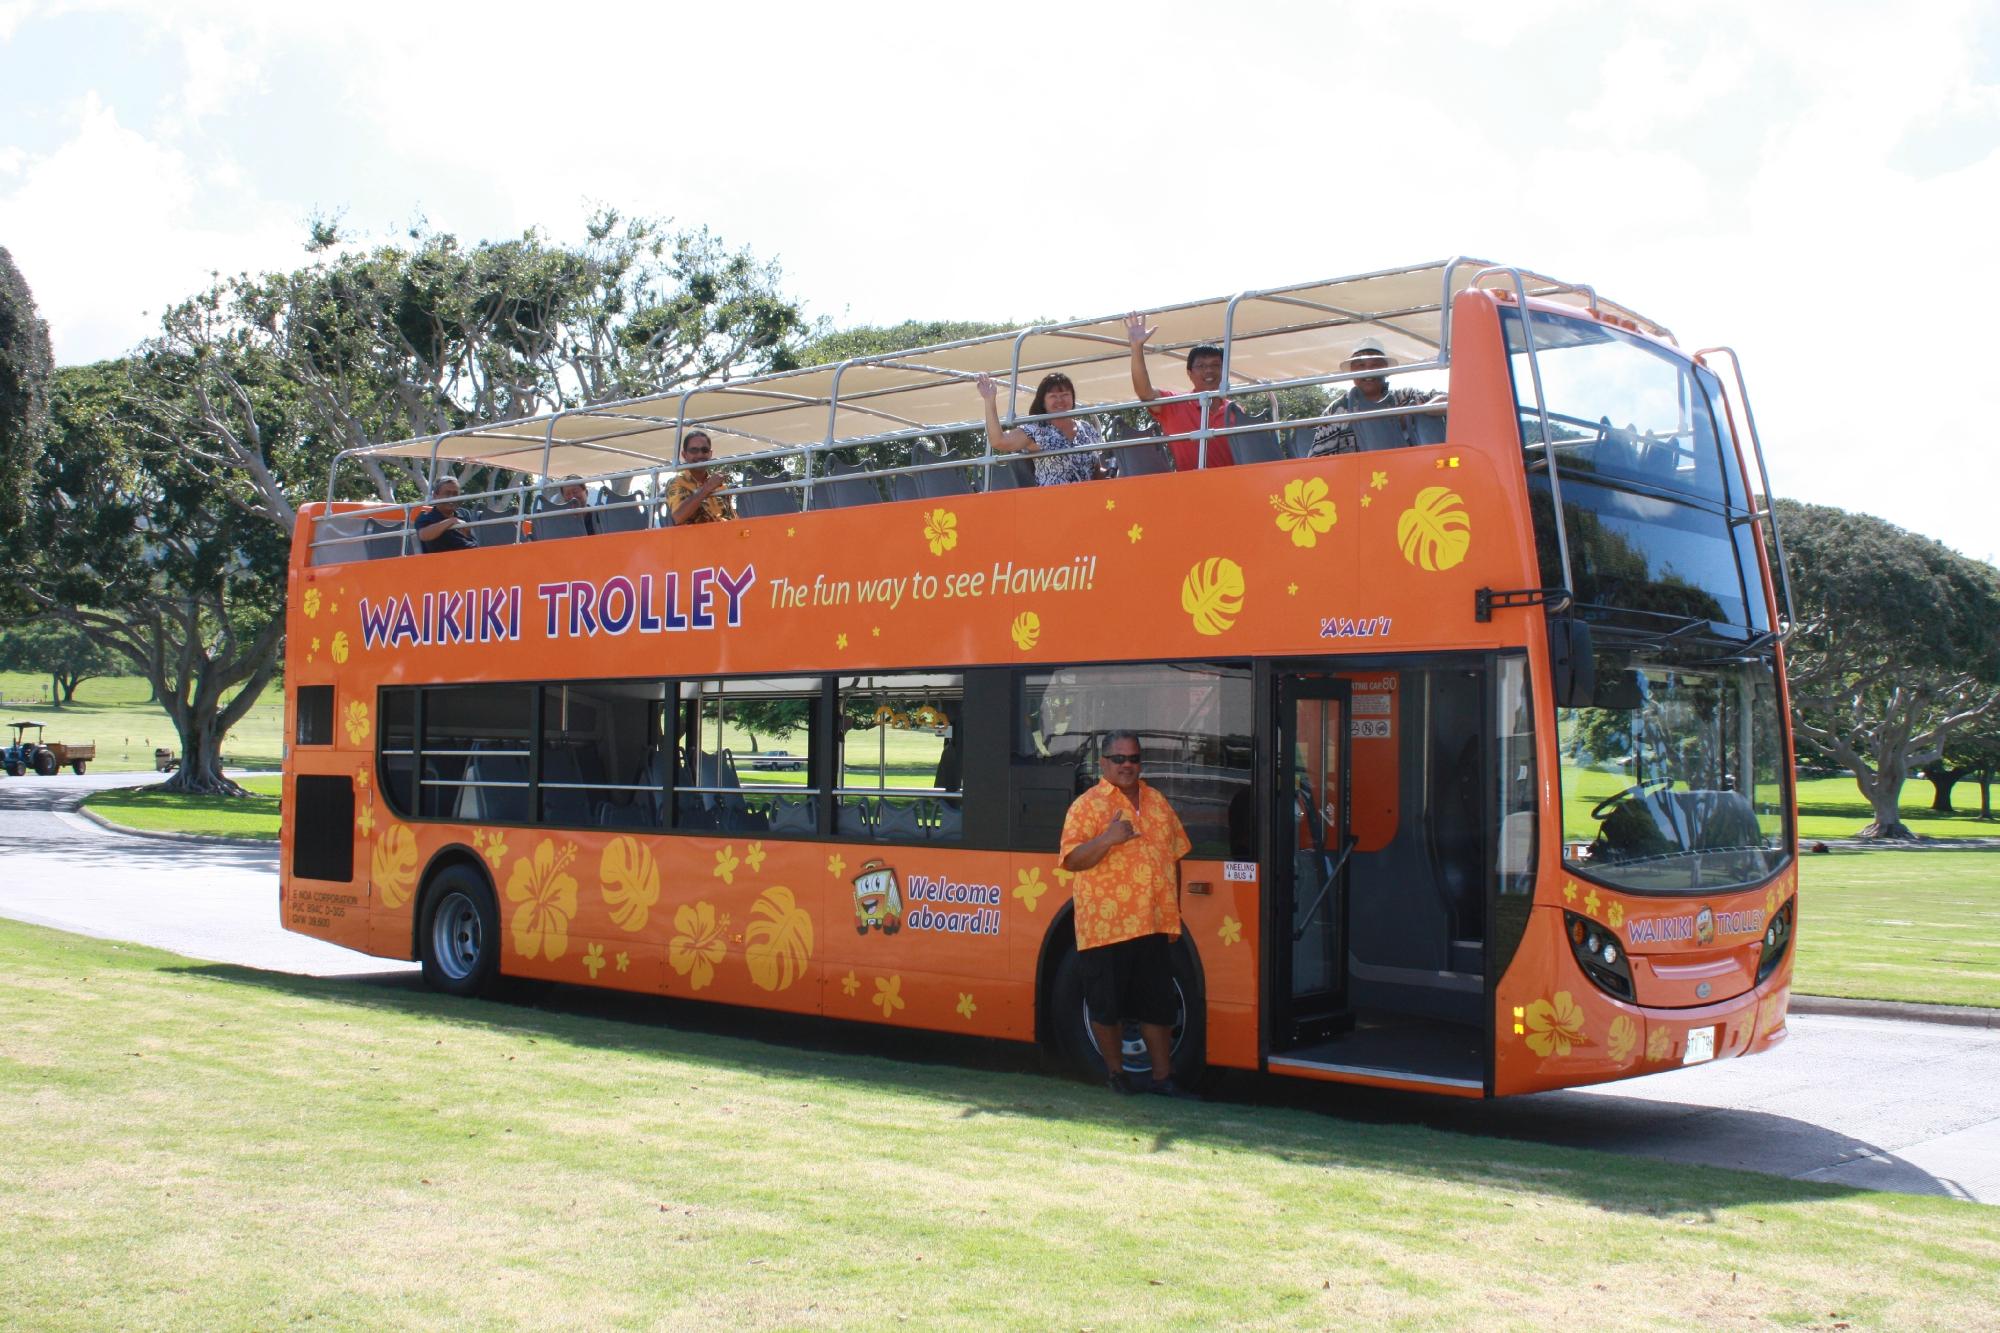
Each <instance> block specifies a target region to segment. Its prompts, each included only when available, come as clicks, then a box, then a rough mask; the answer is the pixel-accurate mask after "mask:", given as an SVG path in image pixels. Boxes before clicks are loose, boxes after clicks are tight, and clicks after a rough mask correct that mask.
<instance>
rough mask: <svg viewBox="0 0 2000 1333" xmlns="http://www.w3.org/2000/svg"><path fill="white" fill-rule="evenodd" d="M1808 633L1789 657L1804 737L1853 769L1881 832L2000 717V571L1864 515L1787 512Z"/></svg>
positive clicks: (1784, 504) (1814, 508) (1788, 508)
mask: <svg viewBox="0 0 2000 1333" xmlns="http://www.w3.org/2000/svg"><path fill="white" fill-rule="evenodd" d="M1777 512H1778V521H1779V524H1780V528H1781V530H1782V531H1783V533H1784V536H1785V544H1786V550H1787V552H1788V553H1789V554H1790V557H1791V569H1792V584H1793V591H1794V594H1795V595H1796V597H1797V600H1798V605H1797V608H1796V611H1797V615H1798V625H1797V627H1796V631H1795V633H1794V634H1793V636H1792V639H1791V641H1790V644H1789V646H1788V649H1787V654H1786V656H1787V666H1788V668H1789V672H1790V679H1791V690H1792V710H1793V714H1794V716H1795V719H1796V722H1797V731H1798V735H1799V737H1800V739H1801V740H1802V741H1804V742H1806V743H1807V744H1809V745H1811V746H1813V747H1815V748H1817V749H1818V750H1819V751H1820V752H1822V753H1824V754H1826V755H1828V756H1830V757H1832V758H1833V759H1835V760H1837V761H1838V762H1840V763H1841V764H1844V765H1845V766H1846V767H1847V768H1849V769H1850V770H1851V771H1852V772H1853V773H1854V776H1855V780H1856V781H1857V782H1858V783H1859V784H1860V787H1861V790H1862V793H1863V794H1864V795H1866V796H1867V797H1868V800H1869V804H1870V806H1871V808H1872V809H1873V811H1874V822H1873V823H1871V824H1870V825H1869V826H1868V827H1867V828H1866V829H1864V830H1863V831H1862V836H1864V837H1896V838H1907V837H1911V836H1913V835H1912V834H1911V833H1910V831H1909V829H1908V828H1907V827H1906V826H1905V825H1904V824H1903V823H1902V821H1901V820H1900V819H1899V818H1898V816H1897V813H1896V811H1897V800H1898V797H1899V796H1900V794H1901V792H1902V787H1903V783H1904V781H1905V779H1906V778H1907V777H1908V776H1909V775H1910V774H1911V773H1912V772H1914V771H1916V770H1918V769H1921V768H1922V767H1923V766H1924V765H1926V764H1930V763H1933V762H1935V761H1937V760H1938V759H1939V758H1940V757H1941V755H1942V753H1943V749H1944V747H1945V746H1946V745H1947V744H1948V743H1949V742H1950V740H1951V738H1952V737H1953V736H1954V735H1955V734H1956V733H1957V732H1959V731H1960V729H1962V728H1964V727H1966V726H1968V725H1969V724H1972V723H1975V722H1977V721H1978V720H1979V719H1982V718H1984V717H1986V716H1988V715H1989V714H1991V713H1992V712H1993V711H1994V710H1995V709H1996V708H2000V573H1996V571H1995V570H1994V569H1993V568H1992V567H1991V566H1990V565H1985V564H1981V563H1980V562H1978V561H1976V560H1968V559H1966V558H1965V557H1964V556H1961V555H1959V554H1957V553H1956V552H1954V551H1952V550H1951V549H1950V548H1948V547H1946V546H1944V545H1943V544H1941V543H1939V542H1935V541H1932V540H1930V539H1929V538H1926V537H1919V536H1916V535H1914V534H1912V533H1908V532H1905V531H1903V530H1902V529H1901V528H1898V527H1895V526H1893V525H1891V524H1889V523H1885V522H1883V521H1882V520H1881V519H1878V518H1871V517H1869V516H1868V515H1866V514H1851V513H1847V512H1845V511H1843V510H1839V509H1832V508H1828V507H1826V506H1822V505H1806V504H1798V503H1796V502H1793V501H1786V500H1781V501H1779V502H1778V504H1777Z"/></svg>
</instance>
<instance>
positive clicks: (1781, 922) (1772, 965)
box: [1757, 894, 1799, 985]
mask: <svg viewBox="0 0 2000 1333" xmlns="http://www.w3.org/2000/svg"><path fill="white" fill-rule="evenodd" d="M1798 902H1799V897H1798V895H1797V894H1793V895H1792V896H1791V897H1790V898H1787V899H1786V900H1785V905H1784V906H1783V907H1780V908H1779V909H1778V910H1777V911H1776V912H1773V913H1772V914H1771V919H1770V921H1769V922H1767V923H1766V924H1765V926H1764V952H1763V954H1762V956H1760V957H1759V958H1758V959H1757V981H1758V984H1759V985H1761V984H1763V981H1764V978H1766V977H1768V976H1770V975H1771V973H1773V972H1775V971H1776V970H1777V968H1778V964H1779V963H1782V962H1783V961H1785V955H1786V953H1788V952H1790V950H1791V947H1792V921H1793V916H1792V912H1793V909H1794V908H1796V907H1797V906H1798Z"/></svg>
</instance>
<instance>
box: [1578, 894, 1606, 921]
mask: <svg viewBox="0 0 2000 1333" xmlns="http://www.w3.org/2000/svg"><path fill="white" fill-rule="evenodd" d="M1603 901H1604V900H1603V899H1602V898H1599V897H1598V896H1597V890H1596V889H1592V890H1591V891H1590V896H1589V897H1587V898H1585V899H1584V900H1583V910H1584V911H1586V912H1588V913H1590V914H1591V915H1592V916H1596V915H1597V908H1598V905H1599V904H1600V903H1602V902H1603Z"/></svg>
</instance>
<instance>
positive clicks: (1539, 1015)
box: [1528, 990, 1584, 1055]
mask: <svg viewBox="0 0 2000 1333" xmlns="http://www.w3.org/2000/svg"><path fill="white" fill-rule="evenodd" d="M1583 1040H1584V1033H1583V1010H1582V1008H1581V1007H1580V1006H1578V1004H1577V1002H1576V998H1575V997H1574V996H1572V995H1571V994H1570V993H1569V992H1568V991H1566V990H1559V991H1557V992H1556V993H1555V997H1554V998H1553V999H1550V1000H1536V1001H1535V1002H1534V1003H1533V1004H1531V1005H1529V1006H1528V1049H1529V1050H1531V1051H1533V1052H1534V1053H1535V1054H1536V1055H1568V1054H1569V1052H1570V1048H1571V1047H1572V1046H1581V1045H1582V1044H1583Z"/></svg>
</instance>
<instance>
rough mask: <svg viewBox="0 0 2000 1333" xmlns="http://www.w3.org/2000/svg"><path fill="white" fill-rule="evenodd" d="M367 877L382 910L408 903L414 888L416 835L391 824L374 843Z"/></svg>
mask: <svg viewBox="0 0 2000 1333" xmlns="http://www.w3.org/2000/svg"><path fill="white" fill-rule="evenodd" d="M368 876H369V878H370V879H371V880H372V881H374V884H375V891H376V892H377V893H379V894H381V895H382V905H383V906H384V907H401V906H402V905H403V904H404V903H406V902H408V901H409V900H410V890H411V889H413V888H415V887H416V885H417V835H416V834H414V833H412V832H410V826H409V825H407V824H391V825H389V826H388V827H387V828H384V829H383V830H382V836H381V837H379V838H377V839H375V854H374V855H373V856H371V857H370V858H369V860H368Z"/></svg>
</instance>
